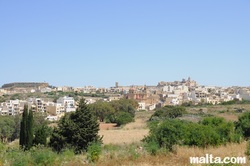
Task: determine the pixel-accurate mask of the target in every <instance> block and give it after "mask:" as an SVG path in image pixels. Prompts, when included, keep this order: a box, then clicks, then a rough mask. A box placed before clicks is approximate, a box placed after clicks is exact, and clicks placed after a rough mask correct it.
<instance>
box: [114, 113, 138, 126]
mask: <svg viewBox="0 0 250 166" xmlns="http://www.w3.org/2000/svg"><path fill="white" fill-rule="evenodd" d="M133 121H134V118H133V116H132V115H131V114H130V113H128V112H119V113H118V114H117V117H116V123H117V126H121V125H124V124H127V123H130V122H133Z"/></svg>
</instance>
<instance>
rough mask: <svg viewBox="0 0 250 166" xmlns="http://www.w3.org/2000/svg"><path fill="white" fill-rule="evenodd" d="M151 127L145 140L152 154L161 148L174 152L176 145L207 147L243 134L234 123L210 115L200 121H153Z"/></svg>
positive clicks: (146, 146) (238, 140) (234, 139)
mask: <svg viewBox="0 0 250 166" xmlns="http://www.w3.org/2000/svg"><path fill="white" fill-rule="evenodd" d="M149 129H150V133H149V135H148V136H147V137H145V138H144V139H143V141H144V142H145V143H146V144H145V148H146V149H147V150H148V151H149V152H150V153H151V154H152V155H155V154H156V151H158V150H159V149H161V148H162V149H165V150H166V151H170V152H173V151H174V149H173V147H174V146H175V145H188V146H198V147H202V148H206V147H208V146H219V145H222V144H226V143H228V142H240V141H241V134H240V133H239V132H238V131H237V130H235V127H234V124H233V123H232V122H227V121H225V120H224V119H223V118H217V117H208V118H205V119H204V120H202V121H200V122H199V123H194V122H187V121H181V120H177V119H166V120H165V121H151V122H150V123H149Z"/></svg>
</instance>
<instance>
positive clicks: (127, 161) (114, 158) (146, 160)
mask: <svg viewBox="0 0 250 166" xmlns="http://www.w3.org/2000/svg"><path fill="white" fill-rule="evenodd" d="M245 149H246V142H243V143H241V144H229V145H227V146H221V147H217V148H216V147H215V148H214V147H212V148H207V149H201V148H196V147H191V148H190V147H177V151H176V153H174V154H173V153H165V154H159V155H156V156H151V155H148V154H146V153H144V152H138V153H139V156H138V158H135V157H134V155H130V154H126V156H125V155H124V156H122V155H119V153H122V152H119V151H116V153H118V154H116V155H112V154H110V153H108V154H104V156H102V158H101V160H100V161H99V162H98V163H97V165H100V166H101V165H105V166H115V165H124V166H127V165H129V166H189V165H190V160H189V158H190V157H202V156H205V155H206V154H212V155H213V156H214V157H222V158H224V157H246V156H245V154H244V152H245ZM120 151H122V150H120ZM196 165H197V166H198V165H199V164H196ZM245 165H250V163H249V161H248V160H247V164H245Z"/></svg>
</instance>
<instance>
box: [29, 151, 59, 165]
mask: <svg viewBox="0 0 250 166" xmlns="http://www.w3.org/2000/svg"><path fill="white" fill-rule="evenodd" d="M31 152H32V158H33V160H34V165H38V166H39V165H40V166H43V165H51V166H52V165H54V164H55V160H56V157H57V156H56V154H55V153H54V152H53V151H52V150H50V149H48V148H44V147H42V146H37V147H34V148H33V149H32V150H31Z"/></svg>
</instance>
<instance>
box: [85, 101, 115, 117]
mask: <svg viewBox="0 0 250 166" xmlns="http://www.w3.org/2000/svg"><path fill="white" fill-rule="evenodd" d="M90 109H91V110H92V111H93V112H94V113H95V115H96V116H97V117H98V119H99V121H100V122H104V120H105V119H107V117H108V115H110V114H114V112H115V109H114V108H113V107H112V106H111V105H110V104H109V103H108V102H102V101H97V102H96V103H93V104H90Z"/></svg>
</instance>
